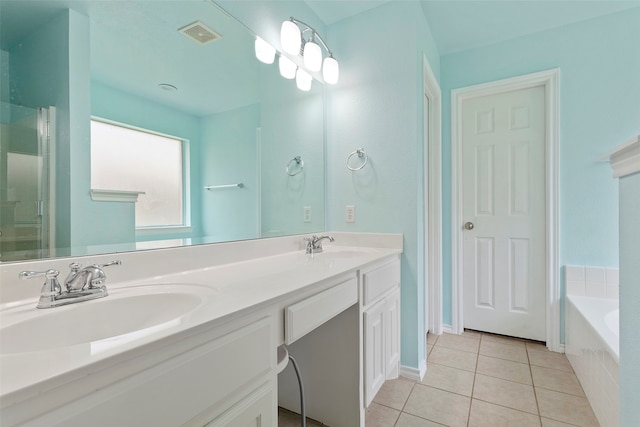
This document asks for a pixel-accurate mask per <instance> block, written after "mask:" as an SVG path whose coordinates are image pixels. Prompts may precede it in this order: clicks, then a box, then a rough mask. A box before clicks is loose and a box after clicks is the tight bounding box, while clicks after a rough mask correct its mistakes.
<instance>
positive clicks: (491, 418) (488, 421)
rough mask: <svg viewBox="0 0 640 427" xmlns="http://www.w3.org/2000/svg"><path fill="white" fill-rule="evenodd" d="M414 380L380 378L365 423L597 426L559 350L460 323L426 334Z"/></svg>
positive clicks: (384, 426)
mask: <svg viewBox="0 0 640 427" xmlns="http://www.w3.org/2000/svg"><path fill="white" fill-rule="evenodd" d="M427 354H428V368H427V374H426V375H425V378H424V379H423V380H422V381H421V382H415V381H410V380H407V379H404V378H399V379H397V380H391V381H387V382H385V383H384V385H383V386H382V389H381V390H380V392H379V393H378V394H377V395H376V397H375V398H374V400H373V403H372V404H371V405H370V406H369V408H368V409H367V414H366V426H367V427H393V426H395V427H422V426H442V425H445V426H465V427H466V426H469V427H480V426H487V427H501V426H504V427H528V426H542V427H563V426H598V422H597V420H596V418H595V416H594V414H593V411H592V410H591V406H590V405H589V402H588V401H587V399H586V398H585V396H584V393H583V391H582V387H581V386H580V383H579V382H578V379H577V378H576V376H575V374H574V373H573V370H572V368H571V365H570V364H569V362H568V361H567V358H566V357H565V355H564V354H560V353H553V352H551V351H548V350H547V349H546V348H545V347H544V345H542V344H540V343H537V342H531V341H525V340H520V339H515V338H508V337H502V336H498V335H492V334H485V333H480V332H475V331H465V333H464V334H462V335H447V334H444V335H440V336H435V335H428V336H427Z"/></svg>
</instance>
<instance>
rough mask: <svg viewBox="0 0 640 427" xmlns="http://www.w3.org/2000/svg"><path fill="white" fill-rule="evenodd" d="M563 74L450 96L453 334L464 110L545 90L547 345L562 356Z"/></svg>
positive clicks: (459, 293)
mask: <svg viewBox="0 0 640 427" xmlns="http://www.w3.org/2000/svg"><path fill="white" fill-rule="evenodd" d="M559 85H560V69H559V68H554V69H551V70H547V71H541V72H538V73H533V74H526V75H523V76H518V77H513V78H508V79H504V80H497V81H494V82H490V83H483V84H479V85H474V86H468V87H464V88H460V89H454V90H452V91H451V221H452V227H451V228H452V230H451V233H452V234H451V256H452V258H451V279H452V280H451V282H452V295H451V297H452V298H451V300H452V307H451V308H452V325H451V332H453V333H456V334H460V333H462V332H463V330H464V318H463V314H464V299H463V283H464V280H463V279H464V275H463V253H462V238H463V236H462V220H463V218H462V177H461V174H462V104H463V102H464V101H466V100H469V99H472V98H478V97H483V96H488V95H495V94H500V93H504V92H509V91H515V90H521V89H528V88H533V87H538V86H542V87H544V91H545V122H546V124H547V126H546V129H545V205H546V206H545V227H546V233H545V262H546V274H545V282H546V293H545V300H546V316H545V317H546V320H545V321H546V325H545V328H546V345H547V347H548V348H549V349H550V350H552V351H560V352H563V351H564V345H562V344H561V343H560V280H559V243H558V237H559V236H558V210H559V204H558V188H559V187H558V184H559V173H558V170H559V162H558V153H559V150H558V145H559V125H560V108H559V106H560V104H559V94H560V90H559V89H560V88H559Z"/></svg>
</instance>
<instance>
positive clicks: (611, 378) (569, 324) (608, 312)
mask: <svg viewBox="0 0 640 427" xmlns="http://www.w3.org/2000/svg"><path fill="white" fill-rule="evenodd" d="M565 352H566V355H567V358H568V359H569V362H570V363H571V366H572V367H573V370H574V371H575V373H576V375H577V376H578V379H579V380H580V384H582V388H583V389H584V392H585V394H586V396H587V399H589V403H590V404H591V408H593V412H594V413H595V414H596V417H597V418H598V421H599V422H600V425H601V426H618V425H620V387H619V362H620V338H619V309H618V300H615V299H604V298H593V297H584V296H575V295H568V296H567V302H566V327H565Z"/></svg>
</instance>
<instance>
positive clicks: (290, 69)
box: [278, 55, 298, 80]
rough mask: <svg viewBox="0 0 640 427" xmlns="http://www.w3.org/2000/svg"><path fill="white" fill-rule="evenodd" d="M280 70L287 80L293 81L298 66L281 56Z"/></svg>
mask: <svg viewBox="0 0 640 427" xmlns="http://www.w3.org/2000/svg"><path fill="white" fill-rule="evenodd" d="M278 68H280V75H281V76H282V77H284V78H285V79H289V80H291V79H293V78H295V77H296V68H298V67H297V66H296V64H294V62H293V61H292V60H290V59H289V58H287V57H286V56H283V55H280V59H279V60H278Z"/></svg>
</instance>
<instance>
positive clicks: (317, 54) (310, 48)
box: [302, 41, 322, 71]
mask: <svg viewBox="0 0 640 427" xmlns="http://www.w3.org/2000/svg"><path fill="white" fill-rule="evenodd" d="M302 57H303V58H304V66H305V68H306V69H307V70H309V71H320V68H322V50H321V49H320V46H318V45H317V44H316V43H315V42H313V41H308V42H307V43H305V45H304V51H303V53H302Z"/></svg>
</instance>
